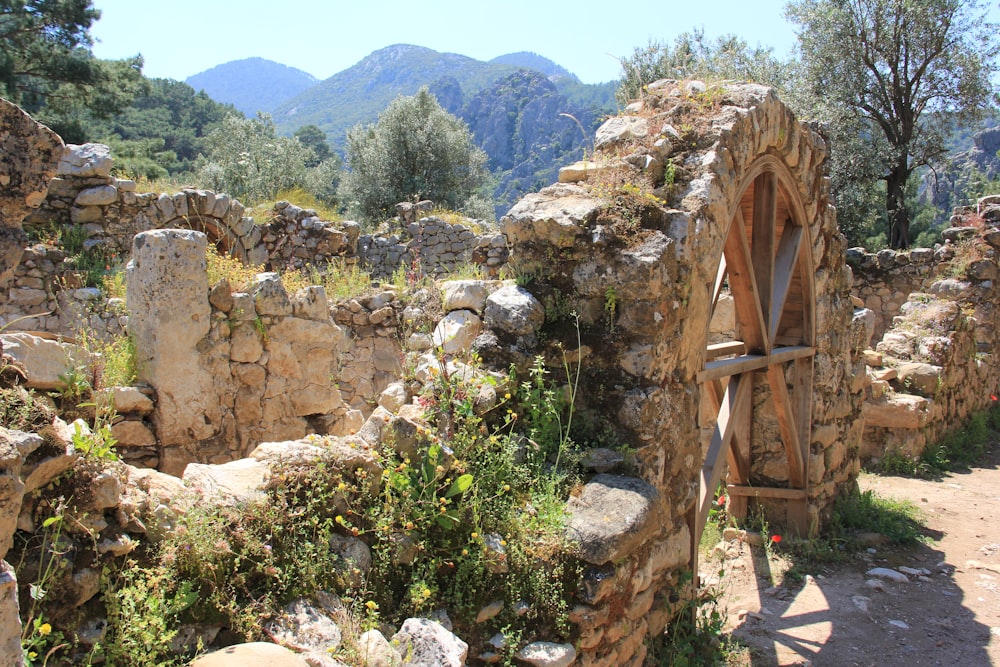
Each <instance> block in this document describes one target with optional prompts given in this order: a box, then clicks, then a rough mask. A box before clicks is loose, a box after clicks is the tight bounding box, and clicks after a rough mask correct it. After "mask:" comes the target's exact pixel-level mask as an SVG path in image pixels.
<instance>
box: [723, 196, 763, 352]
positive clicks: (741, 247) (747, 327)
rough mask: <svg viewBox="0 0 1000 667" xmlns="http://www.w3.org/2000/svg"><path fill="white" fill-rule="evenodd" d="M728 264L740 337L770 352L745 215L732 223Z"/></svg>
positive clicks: (754, 348)
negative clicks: (744, 225) (744, 220)
mask: <svg viewBox="0 0 1000 667" xmlns="http://www.w3.org/2000/svg"><path fill="white" fill-rule="evenodd" d="M724 253H725V257H726V267H727V271H728V273H729V291H730V292H732V294H733V306H734V308H735V310H736V321H737V322H738V323H739V331H740V337H741V338H742V339H743V340H744V341H745V342H746V344H747V349H748V350H750V351H752V352H758V353H759V352H766V351H767V336H766V331H767V329H766V327H765V325H764V315H763V311H762V310H761V304H760V296H759V292H758V289H757V283H756V279H755V278H754V272H753V266H752V265H751V262H750V247H749V244H748V243H747V236H746V230H745V229H744V227H743V220H742V215H740V214H738V215H737V216H736V219H734V220H733V221H732V223H731V224H730V225H729V234H728V235H727V236H726V245H725V248H724Z"/></svg>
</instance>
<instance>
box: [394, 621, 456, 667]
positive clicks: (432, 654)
mask: <svg viewBox="0 0 1000 667" xmlns="http://www.w3.org/2000/svg"><path fill="white" fill-rule="evenodd" d="M392 643H393V644H394V645H395V646H396V647H397V648H398V650H399V653H400V655H404V656H406V662H404V663H403V665H404V667H462V666H463V665H465V659H466V657H467V656H468V654H469V645H468V644H466V643H465V642H463V641H462V640H461V639H459V638H458V637H456V636H455V635H453V634H452V633H451V632H449V631H448V630H446V629H445V628H444V626H442V625H441V624H440V623H437V622H436V621H432V620H430V619H426V618H408V619H406V620H405V621H404V622H403V627H402V628H400V629H399V632H397V633H396V634H394V635H393V636H392Z"/></svg>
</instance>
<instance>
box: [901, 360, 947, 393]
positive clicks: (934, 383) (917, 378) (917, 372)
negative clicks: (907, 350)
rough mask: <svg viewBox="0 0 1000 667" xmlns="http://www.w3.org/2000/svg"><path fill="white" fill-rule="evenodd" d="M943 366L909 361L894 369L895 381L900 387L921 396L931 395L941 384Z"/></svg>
mask: <svg viewBox="0 0 1000 667" xmlns="http://www.w3.org/2000/svg"><path fill="white" fill-rule="evenodd" d="M943 370H944V369H943V368H941V367H940V366H932V365H931V364H922V363H918V362H910V363H906V364H901V365H900V366H899V367H898V368H897V369H896V382H897V384H898V386H899V387H900V388H901V389H904V390H906V391H912V392H913V393H916V394H919V395H921V396H933V395H934V394H936V393H937V391H938V389H939V388H940V386H941V379H942V372H943Z"/></svg>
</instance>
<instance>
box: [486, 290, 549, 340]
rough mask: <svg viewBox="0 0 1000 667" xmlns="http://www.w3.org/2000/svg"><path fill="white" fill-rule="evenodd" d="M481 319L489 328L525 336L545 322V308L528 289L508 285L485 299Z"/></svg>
mask: <svg viewBox="0 0 1000 667" xmlns="http://www.w3.org/2000/svg"><path fill="white" fill-rule="evenodd" d="M483 321H484V323H485V324H486V326H487V327H489V328H490V329H495V330H497V331H502V332H506V333H509V334H513V335H515V336H525V335H528V334H532V333H534V332H535V331H536V330H537V329H538V328H539V327H540V326H542V324H543V323H544V322H545V308H544V307H543V306H542V304H541V303H540V302H539V301H538V299H536V298H535V297H534V296H533V295H532V294H531V292H529V291H528V290H526V289H524V288H523V287H518V286H516V285H509V286H507V287H501V288H500V289H498V290H497V291H496V292H494V293H493V294H491V295H490V297H489V298H488V299H487V300H486V307H485V308H484V310H483Z"/></svg>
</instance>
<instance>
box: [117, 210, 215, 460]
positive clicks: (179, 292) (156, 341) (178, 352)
mask: <svg viewBox="0 0 1000 667" xmlns="http://www.w3.org/2000/svg"><path fill="white" fill-rule="evenodd" d="M206 247H207V241H206V238H205V235H204V234H202V233H201V232H196V231H191V230H181V229H160V230H153V231H148V232H142V233H141V234H137V235H136V237H135V239H134V241H133V243H132V260H131V261H130V262H129V265H128V289H127V294H126V300H127V303H128V309H129V313H130V315H129V331H130V332H131V334H132V335H133V336H134V337H135V346H136V362H137V365H138V378H139V380H141V381H143V382H146V383H148V384H149V385H150V386H152V387H153V389H155V390H156V397H157V400H156V410H155V412H154V413H153V423H154V427H155V431H156V437H157V440H158V441H159V443H160V446H161V447H162V448H163V453H162V456H161V458H160V461H161V468H162V469H163V470H164V471H165V472H169V473H172V474H180V473H181V472H182V471H183V467H184V465H186V463H187V461H186V460H182V459H184V458H185V457H186V455H184V454H182V455H181V456H180V458H178V457H177V456H173V457H172V452H181V451H183V446H184V445H189V444H193V443H196V442H199V441H205V440H210V439H212V438H214V437H216V436H217V435H218V432H219V428H220V426H221V422H222V419H221V408H220V406H219V403H218V400H217V397H216V392H215V391H214V390H213V384H212V375H211V373H210V372H209V371H208V370H207V369H206V367H205V366H204V364H203V363H202V355H201V353H200V351H199V343H200V342H201V341H202V340H203V339H204V338H205V337H206V336H207V335H208V333H209V325H210V323H211V321H210V320H211V306H210V305H209V302H208V274H207V269H206V261H205V249H206Z"/></svg>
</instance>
